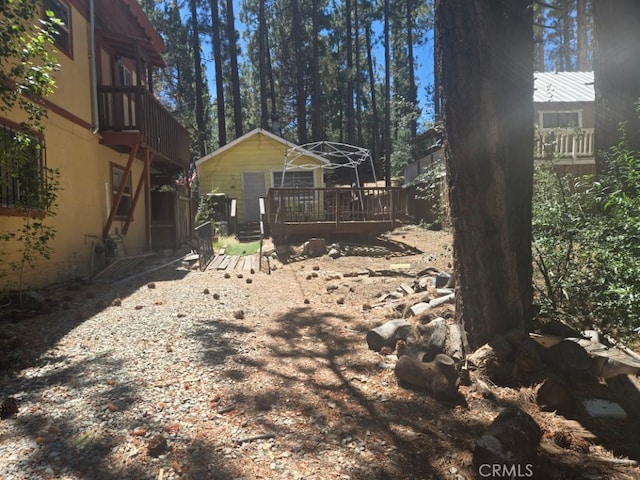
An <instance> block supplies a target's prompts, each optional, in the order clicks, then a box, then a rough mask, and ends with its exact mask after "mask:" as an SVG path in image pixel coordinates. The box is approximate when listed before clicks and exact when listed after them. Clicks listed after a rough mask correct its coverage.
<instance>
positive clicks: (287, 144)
mask: <svg viewBox="0 0 640 480" xmlns="http://www.w3.org/2000/svg"><path fill="white" fill-rule="evenodd" d="M260 134H262V135H265V136H266V137H269V138H270V139H272V140H275V141H276V142H279V143H281V144H282V145H284V146H285V147H287V149H289V148H293V147H298V145H296V144H294V143H291V142H289V141H287V140H285V139H284V138H282V137H279V136H278V135H276V134H274V133H271V132H270V131H268V130H264V129H263V128H256V129H254V130H251V131H250V132H248V133H245V134H244V135H242V136H241V137H238V138H236V139H235V140H233V141H232V142H229V143H227V144H226V145H224V146H223V147H220V148H219V149H217V150H215V151H213V152H211V153H210V154H208V155H205V156H204V157H202V158H201V159H199V160H196V166H198V165H201V164H203V163H204V162H206V161H207V160H210V159H212V158H213V157H217V156H218V155H220V154H221V153H224V152H226V151H227V150H229V149H231V148H233V147H235V146H236V145H238V144H240V143H242V142H244V141H245V140H247V139H248V138H251V137H253V136H255V135H260ZM298 149H299V151H300V147H298ZM303 151H305V150H303ZM305 152H306V153H305V155H306V156H308V157H310V158H313V159H315V160H317V161H318V162H320V163H324V164H328V163H330V162H329V161H328V160H327V159H325V158H322V157H321V156H320V155H317V154H315V153H313V152H309V151H305ZM282 160H283V162H284V157H283V159H282Z"/></svg>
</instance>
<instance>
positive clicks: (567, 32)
mask: <svg viewBox="0 0 640 480" xmlns="http://www.w3.org/2000/svg"><path fill="white" fill-rule="evenodd" d="M572 33H573V30H572V28H571V15H570V10H569V6H568V5H567V6H566V7H565V10H564V12H563V14H562V63H563V65H564V66H563V68H562V70H564V71H572V70H574V68H573V50H572V48H571V36H572Z"/></svg>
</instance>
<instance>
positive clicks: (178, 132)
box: [98, 86, 189, 168]
mask: <svg viewBox="0 0 640 480" xmlns="http://www.w3.org/2000/svg"><path fill="white" fill-rule="evenodd" d="M98 115H99V121H100V131H101V132H118V133H119V132H136V131H137V132H139V133H140V134H141V136H142V143H143V144H144V146H146V147H149V148H151V149H152V150H153V151H155V152H156V153H157V154H158V155H160V156H162V157H164V158H165V159H166V160H168V161H170V162H171V163H173V164H175V165H177V166H180V167H182V168H187V167H188V166H189V133H188V132H187V130H186V129H185V128H184V127H183V126H182V125H180V123H179V122H178V121H177V120H176V119H175V118H174V117H173V115H171V113H169V111H168V110H167V109H166V108H165V107H164V106H163V105H162V104H161V103H160V102H159V101H158V99H157V98H155V97H154V96H153V94H152V93H151V92H150V91H149V90H147V89H146V88H145V87H134V86H124V87H113V86H100V87H98Z"/></svg>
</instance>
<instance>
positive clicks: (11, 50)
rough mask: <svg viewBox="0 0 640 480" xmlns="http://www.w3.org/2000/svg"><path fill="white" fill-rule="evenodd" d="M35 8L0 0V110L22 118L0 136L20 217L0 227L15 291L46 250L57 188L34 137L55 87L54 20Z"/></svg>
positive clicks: (31, 1) (2, 183) (28, 2)
mask: <svg viewBox="0 0 640 480" xmlns="http://www.w3.org/2000/svg"><path fill="white" fill-rule="evenodd" d="M39 12H40V2H38V1H37V0H22V1H16V0H8V1H5V2H2V3H1V4H0V113H5V112H15V111H22V112H23V113H24V117H25V120H23V121H22V122H21V123H20V124H19V125H18V126H17V128H15V129H13V128H7V129H5V130H4V131H3V134H2V138H0V142H1V143H2V148H1V149H0V167H1V170H2V172H3V175H2V176H1V177H0V187H2V188H5V187H7V186H8V184H11V185H12V186H13V189H14V198H13V199H12V200H13V202H12V205H11V207H12V208H13V209H14V210H16V211H17V212H18V213H19V214H20V216H21V217H22V225H21V226H20V227H19V228H18V229H17V230H16V231H0V239H2V240H4V241H5V244H6V245H9V242H11V246H12V248H14V246H15V245H18V247H17V249H15V250H16V251H17V252H18V255H17V256H14V257H12V258H11V261H10V262H8V263H7V266H8V267H9V268H10V269H11V270H13V271H15V272H17V273H18V284H17V288H18V290H19V291H22V290H23V280H24V272H25V270H26V267H27V266H30V267H31V268H35V266H36V264H37V262H38V260H39V259H40V258H49V256H50V254H51V246H50V241H51V239H53V237H54V236H55V229H54V228H53V227H51V226H49V225H47V224H46V223H45V219H46V218H47V217H50V216H53V215H55V207H56V200H57V193H58V191H59V189H60V186H59V182H58V177H59V172H58V171H57V170H54V169H51V168H48V167H47V166H46V165H45V163H44V155H43V150H42V149H43V145H42V144H41V142H40V140H39V134H41V133H42V132H43V131H44V124H43V122H44V119H45V118H46V117H47V110H46V109H45V108H44V107H43V106H42V105H41V103H40V102H39V99H41V98H43V97H45V96H47V95H48V94H50V93H51V92H52V91H53V88H54V86H55V79H54V76H53V74H54V72H55V71H56V70H57V69H58V64H57V63H56V59H55V57H54V56H53V54H52V45H53V36H52V34H51V32H52V28H55V26H56V25H59V24H60V22H59V21H58V20H57V19H55V18H54V17H53V14H52V12H47V16H48V19H47V20H43V19H41V18H40V15H39ZM7 190H8V189H7ZM0 253H1V254H6V252H0ZM5 273H6V272H5Z"/></svg>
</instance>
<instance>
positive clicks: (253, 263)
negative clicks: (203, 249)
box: [207, 253, 260, 273]
mask: <svg viewBox="0 0 640 480" xmlns="http://www.w3.org/2000/svg"><path fill="white" fill-rule="evenodd" d="M259 263H260V259H259V258H258V255H243V256H240V255H226V254H224V253H219V254H217V255H216V256H215V257H213V260H212V261H211V263H210V264H209V265H208V266H207V270H210V271H213V270H236V271H238V273H240V271H245V270H246V271H247V272H250V271H251V270H253V271H254V272H257V271H258V270H260V268H259V267H260V265H259Z"/></svg>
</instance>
